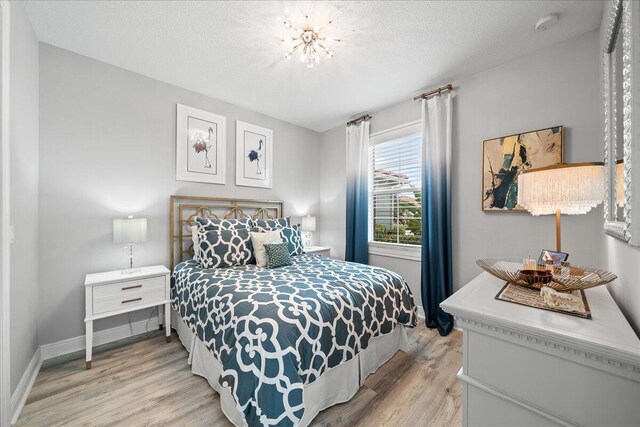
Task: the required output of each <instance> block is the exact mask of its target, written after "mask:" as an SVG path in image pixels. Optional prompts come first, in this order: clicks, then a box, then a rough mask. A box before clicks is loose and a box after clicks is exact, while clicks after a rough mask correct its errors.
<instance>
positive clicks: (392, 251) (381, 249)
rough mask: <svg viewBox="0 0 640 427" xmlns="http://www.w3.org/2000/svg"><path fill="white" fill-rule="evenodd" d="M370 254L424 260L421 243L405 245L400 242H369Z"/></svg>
mask: <svg viewBox="0 0 640 427" xmlns="http://www.w3.org/2000/svg"><path fill="white" fill-rule="evenodd" d="M369 255H380V256H386V257H390V258H400V259H406V260H409V261H418V262H419V261H421V260H422V247H421V246H420V245H403V244H400V243H386V242H369Z"/></svg>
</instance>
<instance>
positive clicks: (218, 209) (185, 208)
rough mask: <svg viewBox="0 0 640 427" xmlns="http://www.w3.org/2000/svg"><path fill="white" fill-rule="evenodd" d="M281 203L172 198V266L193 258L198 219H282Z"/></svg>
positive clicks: (277, 201)
mask: <svg viewBox="0 0 640 427" xmlns="http://www.w3.org/2000/svg"><path fill="white" fill-rule="evenodd" d="M282 206H283V202H282V201H280V200H252V199H225V198H219V197H194V196H171V198H170V213H169V218H170V219H169V221H170V224H169V256H170V260H169V265H170V268H171V270H173V267H174V266H175V265H176V264H178V263H180V262H182V261H184V260H186V259H189V258H191V257H193V241H192V240H191V226H193V225H195V217H197V216H199V217H201V218H219V219H230V218H234V219H238V218H247V217H251V218H254V219H277V218H282V215H283V213H282Z"/></svg>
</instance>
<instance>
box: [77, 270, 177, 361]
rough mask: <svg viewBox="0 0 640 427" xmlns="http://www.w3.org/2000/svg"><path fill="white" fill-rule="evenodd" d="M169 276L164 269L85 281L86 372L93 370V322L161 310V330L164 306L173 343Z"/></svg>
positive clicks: (95, 276) (114, 273) (167, 331)
mask: <svg viewBox="0 0 640 427" xmlns="http://www.w3.org/2000/svg"><path fill="white" fill-rule="evenodd" d="M170 274H171V273H170V271H169V270H168V269H167V267H165V266H163V265H155V266H152V267H143V268H141V269H139V270H138V271H136V272H134V273H123V272H122V271H121V270H118V271H109V272H106V273H96V274H87V276H86V278H85V280H84V286H85V289H84V291H85V292H84V293H85V313H86V317H85V319H84V323H85V329H86V339H87V358H86V369H91V350H92V349H91V347H92V345H93V321H94V320H98V319H104V318H105V317H110V316H115V315H118V314H123V313H129V312H130V311H136V310H141V309H143V308H150V307H155V306H158V323H159V324H160V329H162V314H161V309H162V306H164V325H165V328H164V329H165V336H166V340H167V342H169V341H170V340H171V318H170V316H171V309H170V302H169V288H170V286H171V285H170V284H171V281H170V279H169V275H170Z"/></svg>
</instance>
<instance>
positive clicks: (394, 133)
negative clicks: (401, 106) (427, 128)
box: [369, 120, 422, 146]
mask: <svg viewBox="0 0 640 427" xmlns="http://www.w3.org/2000/svg"><path fill="white" fill-rule="evenodd" d="M421 125H422V120H416V121H413V122H409V123H405V124H403V125H400V126H395V127H392V128H389V129H385V130H381V131H380V132H376V133H372V134H371V135H369V146H372V145H376V144H381V143H383V142H387V141H393V140H394V139H400V138H404V137H406V136H411V135H415V134H420V133H422V127H421Z"/></svg>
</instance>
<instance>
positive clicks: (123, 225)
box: [113, 216, 147, 274]
mask: <svg viewBox="0 0 640 427" xmlns="http://www.w3.org/2000/svg"><path fill="white" fill-rule="evenodd" d="M146 240H147V218H134V217H132V216H129V217H128V218H116V219H114V220H113V243H116V244H118V243H126V244H127V247H128V249H129V268H128V269H127V270H122V272H123V273H128V274H131V273H135V272H136V271H139V270H140V269H134V268H133V247H134V246H135V244H136V243H137V242H144V241H146Z"/></svg>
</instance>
